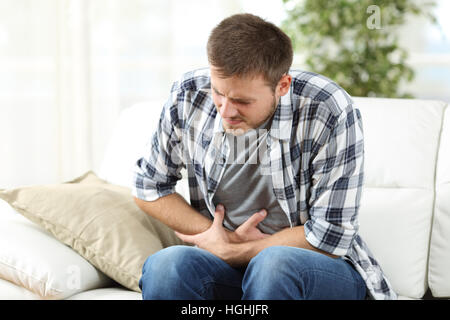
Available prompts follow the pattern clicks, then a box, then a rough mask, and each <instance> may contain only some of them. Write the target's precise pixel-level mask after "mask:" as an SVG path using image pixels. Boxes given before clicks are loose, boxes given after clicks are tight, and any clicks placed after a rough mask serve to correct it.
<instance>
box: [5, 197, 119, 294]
mask: <svg viewBox="0 0 450 320" xmlns="http://www.w3.org/2000/svg"><path fill="white" fill-rule="evenodd" d="M0 279H4V280H8V281H10V282H12V283H14V284H16V285H17V286H20V287H23V288H25V289H27V290H29V291H31V292H32V293H34V294H36V295H38V296H39V297H40V298H41V299H65V298H67V297H69V296H71V295H74V294H76V293H79V292H82V291H86V290H90V289H95V288H102V287H105V286H109V285H112V284H113V283H114V281H113V280H111V279H110V278H108V277H107V276H106V275H104V274H103V273H102V272H100V271H99V270H97V269H96V268H95V267H94V266H92V265H91V264H90V263H89V262H88V261H87V260H86V259H84V258H83V257H82V256H80V255H79V254H78V253H76V252H75V251H74V250H73V249H72V248H70V247H68V246H66V245H65V244H63V243H61V242H59V241H58V240H56V239H55V238H54V237H53V236H52V235H51V234H50V233H48V232H47V231H45V230H44V229H43V228H41V227H40V226H38V225H36V224H34V223H33V222H31V221H29V220H28V219H26V218H25V217H24V216H22V215H21V214H19V213H17V212H16V211H15V210H14V209H13V208H11V206H10V205H9V204H8V203H7V202H5V201H3V200H1V199H0Z"/></svg>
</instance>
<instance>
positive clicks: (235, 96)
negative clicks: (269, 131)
mask: <svg viewBox="0 0 450 320" xmlns="http://www.w3.org/2000/svg"><path fill="white" fill-rule="evenodd" d="M211 91H212V97H213V101H214V104H215V106H216V108H217V111H218V112H219V114H220V116H221V117H222V123H223V127H224V129H225V130H228V131H230V130H231V132H232V133H233V132H234V130H237V131H236V132H237V133H243V132H246V131H247V130H249V129H254V128H257V127H259V126H260V125H262V124H263V123H264V122H265V121H266V120H268V119H269V118H270V117H272V115H273V114H274V112H275V110H276V107H277V104H278V99H279V96H277V95H276V93H277V92H273V90H272V89H271V88H270V87H269V86H268V85H267V83H266V82H265V81H264V79H263V77H262V76H259V77H256V78H239V77H231V78H226V79H223V78H221V77H220V76H219V73H218V72H217V69H216V68H214V67H213V66H211ZM276 91H277V90H276ZM238 129H241V130H242V131H240V130H238Z"/></svg>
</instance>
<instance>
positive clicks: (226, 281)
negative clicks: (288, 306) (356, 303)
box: [139, 246, 366, 300]
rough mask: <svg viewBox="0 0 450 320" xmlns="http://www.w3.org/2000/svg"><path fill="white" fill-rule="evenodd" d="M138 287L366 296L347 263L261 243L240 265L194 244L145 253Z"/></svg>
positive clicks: (185, 294) (252, 295)
mask: <svg viewBox="0 0 450 320" xmlns="http://www.w3.org/2000/svg"><path fill="white" fill-rule="evenodd" d="M139 287H140V288H141V290H142V297H143V299H145V300H146V299H151V300H154V299H165V300H172V299H174V300H175V299H186V300H196V299H207V300H213V299H229V300H240V299H243V300H252V299H258V300H284V299H295V300H304V299H311V300H320V299H327V300H331V299H339V300H343V299H351V300H357V299H364V298H365V295H366V286H365V283H364V281H363V279H362V278H361V276H360V275H359V273H358V272H357V271H356V270H355V269H353V267H352V266H351V265H350V263H349V262H346V261H345V260H343V259H342V258H337V259H333V258H330V257H327V256H325V255H323V254H320V253H317V252H314V251H311V250H306V249H300V248H294V247H287V246H274V247H269V248H266V249H264V250H262V251H261V252H260V253H259V254H258V255H256V256H255V257H254V258H253V259H252V260H251V261H250V262H249V264H248V266H247V267H243V268H233V267H231V266H230V265H228V264H227V263H226V262H224V261H223V260H221V259H219V258H218V257H216V256H215V255H213V254H211V253H210V252H208V251H206V250H203V249H200V248H197V247H190V246H172V247H168V248H165V249H163V250H161V251H159V252H157V253H155V254H153V255H151V256H150V257H148V258H147V260H146V261H145V263H144V266H143V268H142V277H141V279H140V281H139Z"/></svg>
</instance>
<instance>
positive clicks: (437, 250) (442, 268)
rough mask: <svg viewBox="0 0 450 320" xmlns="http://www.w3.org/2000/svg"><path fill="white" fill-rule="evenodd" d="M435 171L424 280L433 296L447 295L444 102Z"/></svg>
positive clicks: (449, 150)
mask: <svg viewBox="0 0 450 320" xmlns="http://www.w3.org/2000/svg"><path fill="white" fill-rule="evenodd" d="M440 146H441V147H440V150H439V159H438V163H437V171H436V201H435V205H434V219H433V231H432V233H431V247H430V260H429V273H428V281H429V285H430V290H431V293H432V294H433V296H434V297H450V107H449V106H447V109H446V112H445V118H444V123H443V127H442V135H441V140H440Z"/></svg>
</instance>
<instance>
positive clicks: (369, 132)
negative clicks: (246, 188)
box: [0, 98, 450, 300]
mask: <svg viewBox="0 0 450 320" xmlns="http://www.w3.org/2000/svg"><path fill="white" fill-rule="evenodd" d="M354 100H355V103H356V106H357V107H358V108H359V109H360V111H361V114H362V118H363V125H364V133H365V154H366V158H365V159H366V161H365V188H364V192H363V195H362V203H361V210H360V219H359V220H360V221H359V222H360V233H361V235H362V237H363V238H364V239H365V241H366V242H367V243H368V245H369V247H370V248H371V250H372V251H373V253H374V255H375V257H376V258H377V260H378V261H379V263H380V264H381V266H382V268H383V270H384V271H385V274H386V275H387V277H388V279H389V280H390V282H391V283H392V285H393V287H394V289H395V291H396V292H397V293H398V295H399V298H400V299H422V298H424V295H425V294H426V293H427V292H428V294H427V295H428V296H431V295H432V296H433V297H437V298H444V297H450V108H449V107H448V105H447V103H444V102H441V101H429V100H403V99H378V98H355V99H354ZM162 105H163V102H161V101H153V102H144V103H141V104H137V105H135V106H132V107H130V108H127V109H124V110H123V112H122V113H121V115H120V118H119V120H118V122H117V126H116V129H115V131H114V133H113V136H112V137H111V141H110V144H109V146H108V148H107V151H106V154H105V158H104V162H103V164H102V166H101V168H100V170H99V172H98V175H99V176H100V177H101V178H103V179H105V180H107V181H109V182H111V183H115V184H120V185H125V186H128V185H129V183H130V170H131V168H132V166H133V165H134V162H135V160H136V159H137V158H139V157H140V155H141V154H142V151H143V149H144V148H146V147H147V143H148V141H149V138H150V136H151V133H152V131H153V130H154V128H155V126H156V125H157V123H158V119H159V113H160V110H161V108H162ZM184 177H185V176H184ZM177 190H178V192H179V193H181V194H182V195H183V196H184V197H185V198H186V199H187V200H188V199H189V194H188V189H187V179H186V178H184V179H182V180H181V181H180V182H179V183H178V185H177ZM130 197H131V194H130ZM4 208H5V204H3V209H4ZM0 210H1V207H0ZM1 213H2V212H0V226H1V225H2V224H3V225H4V226H5V225H7V224H12V223H14V224H15V228H18V230H19V231H20V230H22V231H20V233H19V234H18V233H17V231H16V237H21V238H22V239H24V240H23V241H28V240H29V241H32V239H31V235H30V239H28V237H27V234H31V233H30V232H31V231H30V230H34V232H37V231H41V232H40V234H41V236H39V235H38V236H37V237H46V239H45V241H42V242H41V241H39V240H36V239H35V238H34V240H33V246H34V248H35V250H42V252H47V254H50V255H51V252H50V253H48V251H46V249H47V248H46V247H45V246H49V245H50V244H49V241H50V242H51V241H53V242H57V240H56V239H52V238H51V236H50V235H49V234H48V233H46V232H44V231H43V229H42V230H41V229H40V227H38V226H37V225H34V224H33V223H31V222H30V221H27V220H26V219H25V218H23V217H22V216H19V214H15V213H14V212H9V213H6V214H3V215H2V214H1ZM5 216H8V218H7V219H5ZM13 220H14V222H12V221H13ZM33 237H36V236H35V235H34V236H33ZM46 243H47V244H46ZM52 245H54V244H52ZM39 246H44V247H42V248H41V249H39ZM68 249H70V248H68ZM0 250H2V247H1V246H0ZM70 250H71V249H70ZM49 259H50V260H51V257H50V258H49ZM55 259H56V258H55ZM30 263H31V262H30ZM88 269H89V268H87V269H86V271H83V273H82V276H83V277H88V276H89V275H91V276H92V279H94V278H95V279H96V280H95V281H93V282H92V281H91V285H90V287H89V286H87V287H86V288H81V290H78V291H76V292H75V291H74V293H72V292H69V293H67V294H66V295H65V296H61V297H62V298H64V299H136V300H138V299H141V295H140V293H137V292H133V291H130V290H127V289H125V288H123V287H121V286H120V285H118V284H116V283H115V282H113V281H112V280H109V279H108V278H107V277H106V276H105V275H101V274H100V275H99V274H98V273H99V271H98V270H95V268H92V270H90V269H89V270H90V271H89V270H88ZM83 270H84V269H83ZM92 272H97V274H96V275H95V277H94V276H93V275H92ZM0 299H41V297H40V296H39V295H37V294H35V293H32V292H30V291H29V290H27V289H24V288H22V287H19V286H17V285H15V284H13V283H11V282H9V281H6V280H2V279H0Z"/></svg>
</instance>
